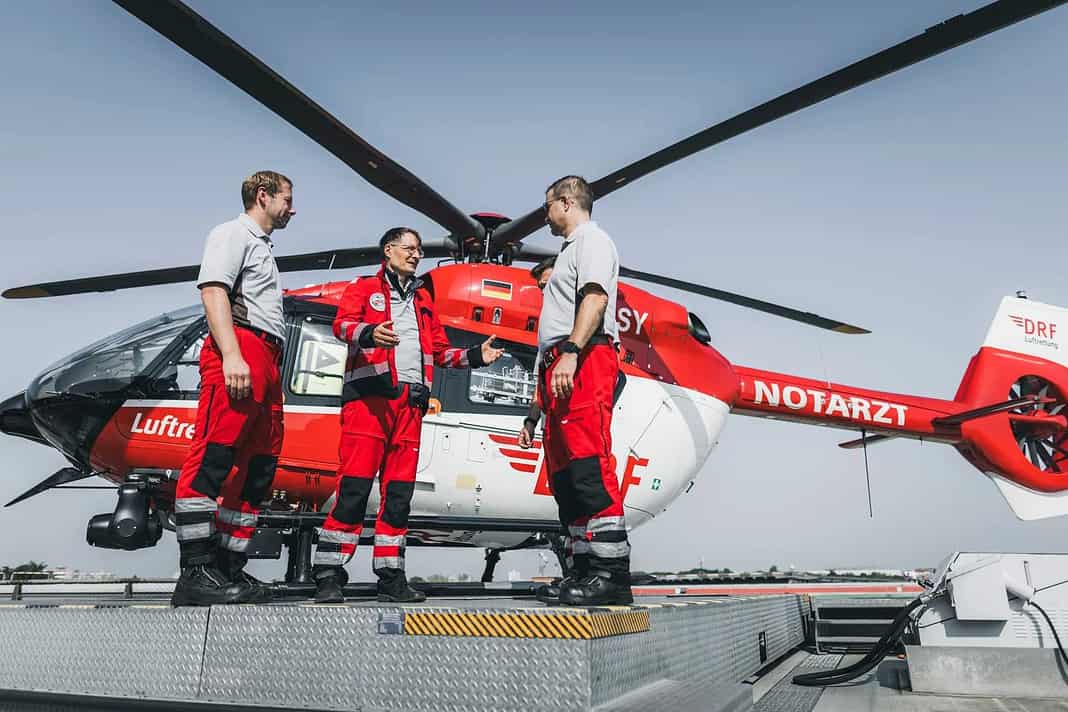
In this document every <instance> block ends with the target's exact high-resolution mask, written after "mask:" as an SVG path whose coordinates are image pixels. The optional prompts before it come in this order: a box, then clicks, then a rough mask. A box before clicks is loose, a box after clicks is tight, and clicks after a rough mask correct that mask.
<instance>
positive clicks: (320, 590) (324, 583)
mask: <svg viewBox="0 0 1068 712" xmlns="http://www.w3.org/2000/svg"><path fill="white" fill-rule="evenodd" d="M348 580H349V574H348V572H347V571H345V569H343V568H341V567H337V568H333V567H331V568H325V569H321V570H319V571H316V572H315V602H316V603H344V602H345V584H346V583H347V582H348Z"/></svg>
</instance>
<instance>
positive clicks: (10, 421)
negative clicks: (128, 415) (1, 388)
mask: <svg viewBox="0 0 1068 712" xmlns="http://www.w3.org/2000/svg"><path fill="white" fill-rule="evenodd" d="M33 385H37V384H36V383H35V384H32V385H31V387H30V388H29V389H27V391H26V392H25V393H24V394H20V395H22V396H23V400H24V402H25V407H24V408H22V409H12V410H10V411H2V414H0V417H2V418H3V430H4V432H6V433H9V434H13V435H19V436H20V437H26V438H28V439H31V440H35V441H36V442H40V443H42V444H46V445H51V446H52V447H54V448H56V449H57V450H59V451H60V452H61V453H63V455H64V456H66V458H67V459H68V460H70V461H71V462H72V463H74V464H76V465H77V466H79V467H80V468H82V469H83V470H87V469H89V468H90V466H89V453H90V452H91V450H92V447H93V443H94V442H95V441H96V437H97V435H99V434H100V431H101V430H103V429H104V426H105V425H107V423H108V421H109V420H111V418H112V416H114V414H115V412H116V411H117V410H118V408H119V406H120V405H121V404H122V401H121V400H115V399H112V398H107V397H99V396H98V397H92V396H84V395H78V394H74V393H56V392H49V391H44V390H41V389H35V388H33ZM11 400H14V399H9V400H8V401H5V402H4V404H3V405H6V404H7V403H9V402H10V401H11ZM9 426H10V427H11V430H14V428H15V427H16V426H17V427H19V428H20V429H21V430H22V431H23V432H11V430H9ZM31 428H32V431H31Z"/></svg>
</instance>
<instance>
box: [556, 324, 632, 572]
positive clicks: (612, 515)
mask: <svg viewBox="0 0 1068 712" xmlns="http://www.w3.org/2000/svg"><path fill="white" fill-rule="evenodd" d="M558 357H559V354H558V352H557V350H556V348H555V347H554V348H553V349H551V350H550V351H549V352H548V354H546V357H545V359H544V362H543V367H542V369H541V383H540V384H539V386H540V393H541V400H542V406H543V407H542V410H543V411H544V413H545V429H544V436H543V442H542V447H543V448H544V450H545V462H546V467H547V469H548V472H549V476H550V482H551V484H552V491H553V497H554V498H555V499H556V504H557V507H558V508H559V510H560V522H561V524H563V525H564V527H565V528H566V529H567V534H568V536H567V540H566V541H567V543H568V553H569V558H570V559H571V565H572V567H573V571H572V572H571V573H572V574H575V575H578V576H583V575H585V574H586V573H588V572H598V573H600V574H607V575H610V576H611V577H613V578H615V579H618V580H619V581H620V582H621V583H625V584H626V585H629V583H630V579H629V577H630V543H629V542H628V541H627V526H626V522H625V521H624V517H623V498H622V496H621V495H620V492H619V480H618V479H617V477H616V471H615V458H613V457H612V391H613V389H614V388H615V386H616V377H617V374H618V370H619V362H618V360H617V358H616V352H615V349H614V348H613V347H612V346H611V345H610V344H603V343H602V344H592V345H588V346H587V347H586V348H585V349H583V350H582V353H580V354H579V356H578V368H577V370H576V371H575V378H574V390H573V391H572V392H571V395H570V396H569V397H566V398H554V397H553V394H552V374H553V367H554V366H555V365H556V364H558V363H559V361H558V360H557V359H558ZM550 361H551V363H548V362H550Z"/></svg>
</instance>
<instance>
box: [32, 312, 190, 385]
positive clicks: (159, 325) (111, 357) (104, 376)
mask: <svg viewBox="0 0 1068 712" xmlns="http://www.w3.org/2000/svg"><path fill="white" fill-rule="evenodd" d="M203 313H204V312H203V309H202V308H201V307H200V306H199V305H198V306H191V307H186V308H185V309H179V310H177V311H173V312H169V313H167V314H161V315H160V316H157V317H154V318H152V319H149V320H147V321H143V322H141V323H140V324H136V325H135V326H131V327H129V328H128V329H123V330H122V331H120V332H118V333H116V334H112V335H111V336H108V337H106V338H104V339H101V340H100V341H97V342H96V343H94V344H91V345H90V346H86V347H85V348H84V349H81V350H79V351H77V352H75V353H74V354H72V355H70V356H68V357H66V358H64V359H63V360H61V361H59V362H58V363H55V364H53V365H52V366H50V367H49V368H47V369H46V370H45V371H44V372H43V373H42V374H41V375H39V376H38V377H37V378H35V379H34V381H33V383H31V384H30V387H29V388H28V389H27V395H28V397H29V398H31V399H34V398H38V397H41V396H55V395H68V394H69V395H76V396H100V395H105V394H108V393H114V392H115V391H118V390H121V389H123V388H125V387H126V386H129V385H130V384H131V383H132V382H133V381H134V379H135V378H136V377H137V376H139V375H141V373H142V372H143V371H144V370H145V368H146V367H147V366H148V365H149V364H151V363H152V361H153V360H154V359H155V358H156V357H157V356H159V354H160V352H161V351H163V349H165V348H167V347H168V346H169V345H171V344H172V343H173V342H174V340H175V338H177V337H178V336H179V335H180V334H181V333H182V332H183V331H185V330H186V329H187V328H188V327H189V326H190V325H191V324H192V323H193V322H194V321H196V320H197V319H199V318H201V317H202V316H203Z"/></svg>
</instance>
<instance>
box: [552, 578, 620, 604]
mask: <svg viewBox="0 0 1068 712" xmlns="http://www.w3.org/2000/svg"><path fill="white" fill-rule="evenodd" d="M628 578H629V577H628ZM560 602H561V603H566V604H567V605H569V606H629V605H630V604H632V603H634V596H633V595H631V592H630V583H629V582H625V579H624V578H623V577H615V578H613V577H611V576H607V575H603V574H601V573H596V574H592V575H590V576H587V577H586V578H584V579H582V580H581V581H578V582H577V583H574V584H572V585H570V586H568V587H566V588H562V589H561V590H560Z"/></svg>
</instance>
